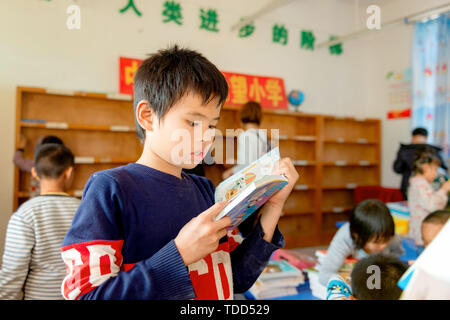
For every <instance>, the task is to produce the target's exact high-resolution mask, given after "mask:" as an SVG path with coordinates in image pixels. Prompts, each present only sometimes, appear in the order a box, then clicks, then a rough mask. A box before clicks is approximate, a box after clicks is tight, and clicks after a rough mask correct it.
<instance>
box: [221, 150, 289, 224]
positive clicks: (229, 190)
mask: <svg viewBox="0 0 450 320" xmlns="http://www.w3.org/2000/svg"><path fill="white" fill-rule="evenodd" d="M278 160H280V152H279V149H278V147H276V148H274V149H272V150H271V151H270V152H268V153H266V154H265V155H263V156H262V157H260V158H259V159H257V160H256V161H255V162H253V163H252V164H250V165H248V166H247V167H245V168H243V169H242V170H240V171H238V172H237V173H235V174H234V175H232V176H231V177H229V178H228V179H226V180H224V181H222V182H221V183H220V184H219V185H218V186H217V188H216V191H215V194H214V198H215V202H220V201H228V204H227V206H226V207H225V208H224V209H223V210H222V212H220V213H219V214H218V215H217V216H216V220H218V219H220V218H223V217H225V216H229V217H230V218H231V220H232V224H231V226H229V227H228V228H227V229H228V230H232V229H234V228H236V227H237V226H238V225H239V224H240V223H241V222H242V221H244V220H245V219H247V218H248V217H249V216H250V215H251V214H252V213H254V212H255V211H256V210H258V209H259V208H260V207H261V206H262V205H263V204H264V203H265V202H266V201H267V200H269V199H270V198H271V197H272V196H273V195H274V194H275V193H277V192H278V191H279V190H280V189H281V188H283V187H284V186H285V185H286V184H287V183H288V180H287V178H286V177H285V176H284V175H272V170H273V168H274V166H275V163H276V162H277V161H278Z"/></svg>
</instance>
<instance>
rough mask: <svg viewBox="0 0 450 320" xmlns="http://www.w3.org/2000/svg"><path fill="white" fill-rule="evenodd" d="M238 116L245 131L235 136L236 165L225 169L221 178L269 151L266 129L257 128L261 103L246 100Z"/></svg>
mask: <svg viewBox="0 0 450 320" xmlns="http://www.w3.org/2000/svg"><path fill="white" fill-rule="evenodd" d="M240 118H241V126H242V127H243V128H244V130H245V131H244V132H242V133H241V134H240V135H239V136H238V137H237V165H236V166H234V167H232V168H229V169H227V170H225V171H224V172H223V174H222V178H223V179H226V178H228V177H230V176H232V175H233V174H235V173H236V172H238V171H239V170H241V169H243V168H244V167H246V166H247V165H249V164H250V163H252V162H253V161H255V160H256V159H258V158H259V157H261V156H262V155H264V154H265V153H267V152H269V151H270V144H269V142H268V138H267V130H261V129H260V128H259V126H260V124H261V119H262V109H261V105H260V104H259V103H258V102H255V101H249V102H247V103H246V104H244V105H243V106H242V110H241V112H240Z"/></svg>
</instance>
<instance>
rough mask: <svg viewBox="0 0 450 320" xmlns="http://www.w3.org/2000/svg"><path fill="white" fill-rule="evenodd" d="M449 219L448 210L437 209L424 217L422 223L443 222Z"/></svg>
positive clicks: (449, 212)
mask: <svg viewBox="0 0 450 320" xmlns="http://www.w3.org/2000/svg"><path fill="white" fill-rule="evenodd" d="M449 219H450V211H447V210H437V211H434V212H432V213H430V214H429V215H427V216H426V217H425V219H423V221H422V223H434V224H445V223H446V222H447V221H448V220H449Z"/></svg>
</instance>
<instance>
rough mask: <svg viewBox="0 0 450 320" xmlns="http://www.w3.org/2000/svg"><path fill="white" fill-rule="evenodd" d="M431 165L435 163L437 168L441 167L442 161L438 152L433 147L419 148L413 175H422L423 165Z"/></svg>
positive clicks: (415, 156) (415, 157)
mask: <svg viewBox="0 0 450 320" xmlns="http://www.w3.org/2000/svg"><path fill="white" fill-rule="evenodd" d="M431 163H435V164H436V165H437V166H440V165H441V159H440V158H439V154H438V153H437V151H436V150H435V149H433V148H431V147H421V148H418V149H417V150H416V153H415V154H414V159H413V164H412V173H413V174H422V173H423V170H422V165H424V164H431Z"/></svg>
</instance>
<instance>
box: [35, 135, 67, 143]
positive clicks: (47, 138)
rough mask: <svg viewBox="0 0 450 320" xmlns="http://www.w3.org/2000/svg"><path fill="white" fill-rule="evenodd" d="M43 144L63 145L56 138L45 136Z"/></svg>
mask: <svg viewBox="0 0 450 320" xmlns="http://www.w3.org/2000/svg"><path fill="white" fill-rule="evenodd" d="M45 143H57V144H64V143H63V141H62V140H61V139H60V138H58V137H56V136H45V137H44V138H43V139H42V141H41V144H45Z"/></svg>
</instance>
